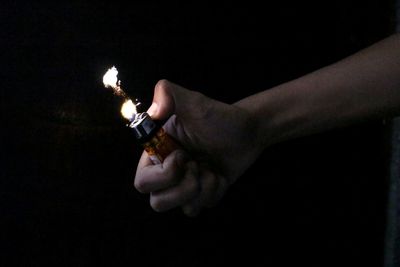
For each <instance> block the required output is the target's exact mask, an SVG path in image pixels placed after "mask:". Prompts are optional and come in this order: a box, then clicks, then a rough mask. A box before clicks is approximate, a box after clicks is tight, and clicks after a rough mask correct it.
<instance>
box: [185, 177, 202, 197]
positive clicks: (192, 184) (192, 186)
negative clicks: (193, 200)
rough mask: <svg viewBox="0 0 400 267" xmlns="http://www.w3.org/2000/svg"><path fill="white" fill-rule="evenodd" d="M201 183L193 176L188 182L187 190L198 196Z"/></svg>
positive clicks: (190, 193)
mask: <svg viewBox="0 0 400 267" xmlns="http://www.w3.org/2000/svg"><path fill="white" fill-rule="evenodd" d="M200 189H201V188H200V183H199V182H198V181H197V179H196V178H192V179H190V181H189V183H188V188H187V192H188V194H189V195H191V196H196V195H198V194H200Z"/></svg>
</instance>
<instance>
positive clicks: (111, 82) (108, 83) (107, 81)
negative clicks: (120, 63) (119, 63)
mask: <svg viewBox="0 0 400 267" xmlns="http://www.w3.org/2000/svg"><path fill="white" fill-rule="evenodd" d="M103 83H104V86H105V87H106V88H109V87H111V88H112V89H113V90H114V94H116V95H118V96H122V97H123V98H126V97H127V96H126V93H125V92H124V90H122V88H121V81H120V80H118V70H117V68H116V67H114V66H113V67H112V68H111V69H108V71H107V72H106V74H104V76H103Z"/></svg>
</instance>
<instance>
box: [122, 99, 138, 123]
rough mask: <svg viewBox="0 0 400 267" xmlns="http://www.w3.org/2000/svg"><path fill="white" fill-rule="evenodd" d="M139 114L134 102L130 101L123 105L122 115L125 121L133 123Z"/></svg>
mask: <svg viewBox="0 0 400 267" xmlns="http://www.w3.org/2000/svg"><path fill="white" fill-rule="evenodd" d="M136 113H137V110H136V105H135V104H134V103H133V101H132V100H130V99H128V100H126V101H125V102H124V104H122V107H121V114H122V116H124V118H125V119H127V120H129V121H132V120H133V119H134V117H135V115H136Z"/></svg>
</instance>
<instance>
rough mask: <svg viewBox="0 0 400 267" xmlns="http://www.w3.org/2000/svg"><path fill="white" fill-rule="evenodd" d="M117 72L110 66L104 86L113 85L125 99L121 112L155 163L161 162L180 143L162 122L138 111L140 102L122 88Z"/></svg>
mask: <svg viewBox="0 0 400 267" xmlns="http://www.w3.org/2000/svg"><path fill="white" fill-rule="evenodd" d="M117 74H118V70H117V69H116V68H115V67H112V68H110V69H109V70H108V71H107V72H106V74H105V75H104V76H103V83H104V86H105V87H106V88H110V87H111V88H112V89H113V91H114V94H115V95H117V96H119V97H121V98H123V99H124V100H125V102H124V103H123V105H122V107H121V114H122V116H123V117H124V118H126V119H127V120H128V121H129V123H128V124H127V126H129V127H130V128H132V129H133V131H134V133H135V136H136V139H137V140H138V141H139V142H140V143H141V144H142V145H143V147H144V150H145V151H146V152H147V154H148V155H149V157H150V160H151V161H152V162H153V164H160V163H162V162H163V161H164V159H165V158H166V157H167V156H168V155H169V154H170V153H171V152H172V151H174V150H175V149H177V148H178V145H177V143H176V142H175V141H174V140H173V139H172V137H171V136H169V135H168V134H167V133H166V132H165V130H164V129H163V128H162V125H161V122H158V121H155V120H153V119H152V118H151V117H150V115H149V114H148V113H146V112H142V113H138V112H137V109H136V107H137V106H138V105H140V103H139V102H137V101H135V102H133V101H132V100H131V99H129V98H128V96H127V94H126V93H125V92H124V90H122V88H121V81H120V80H118V77H117Z"/></svg>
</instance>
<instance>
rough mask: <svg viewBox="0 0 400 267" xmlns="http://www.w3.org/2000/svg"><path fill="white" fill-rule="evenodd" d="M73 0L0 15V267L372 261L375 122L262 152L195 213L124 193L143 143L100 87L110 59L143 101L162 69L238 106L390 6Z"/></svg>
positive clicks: (325, 58) (301, 70) (378, 246)
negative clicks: (162, 209) (217, 198)
mask: <svg viewBox="0 0 400 267" xmlns="http://www.w3.org/2000/svg"><path fill="white" fill-rule="evenodd" d="M81 2H82V3H80V4H76V3H75V4H73V3H69V4H61V3H59V2H56V1H54V2H51V3H47V4H43V2H42V3H41V4H36V3H24V2H20V1H14V2H12V3H7V4H4V5H3V7H2V9H1V10H0V20H1V21H0V22H1V29H2V30H1V31H0V42H1V44H0V48H1V50H0V56H1V58H2V66H1V67H0V70H1V72H0V75H1V77H0V78H1V119H2V127H1V129H2V130H1V162H2V168H1V172H0V173H1V176H2V179H1V180H0V212H1V214H0V216H1V221H0V223H1V237H2V241H4V242H1V248H0V253H1V254H2V255H1V257H0V262H1V263H2V266H13V265H21V266H22V265H23V266H36V265H43V264H49V265H53V266H97V265H100V266H101V265H105V266H125V265H138V266H155V265H162V266H209V265H213V264H219V265H221V266H225V265H227V266H228V265H231V264H236V263H239V264H241V265H244V266H266V265H268V264H270V265H271V266H287V265H288V264H306V265H308V266H327V265H330V264H332V265H338V264H340V266H342V265H347V264H349V265H350V264H351V265H353V266H361V265H364V264H370V265H371V266H372V265H374V266H380V265H381V263H382V258H383V242H384V240H383V234H384V230H385V229H384V223H385V205H386V203H385V201H386V178H385V177H386V174H387V173H386V167H387V166H386V159H387V151H386V150H385V144H386V142H387V141H386V140H387V136H386V135H385V126H384V125H383V124H382V122H381V121H372V122H368V123H360V124H358V125H354V126H352V127H348V128H345V129H337V130H334V131H330V132H328V133H323V134H319V135H314V136H310V137H305V138H302V139H299V140H293V141H289V142H286V143H284V144H279V145H275V146H273V147H271V148H269V149H267V150H266V151H265V153H264V154H263V155H262V157H260V159H259V160H258V161H257V162H256V163H255V164H254V165H253V166H252V167H251V168H250V169H249V170H248V171H247V172H246V174H245V175H244V176H243V177H242V178H241V179H239V180H238V181H237V183H235V184H234V185H233V186H232V187H231V189H230V191H229V192H228V193H227V195H226V197H225V198H224V199H223V200H222V202H221V203H220V204H219V205H218V206H217V207H216V208H213V209H210V210H206V211H204V212H203V213H202V214H201V215H200V216H199V217H198V218H196V219H190V218H186V217H185V216H183V215H182V214H181V212H180V211H179V210H172V211H170V212H167V213H162V214H159V213H155V212H153V211H152V210H151V208H150V207H149V205H148V196H146V195H141V194H139V193H138V192H136V190H135V189H134V188H133V185H132V184H133V177H134V172H135V168H136V163H137V160H138V157H139V155H140V153H141V148H140V147H139V146H138V145H137V144H135V141H134V140H133V136H132V135H131V133H130V132H129V131H128V130H127V128H126V127H125V126H124V122H123V121H122V119H121V118H120V115H119V105H120V102H119V100H118V99H116V98H115V97H114V96H113V95H112V94H111V92H110V91H107V90H106V89H104V88H103V86H102V81H101V80H102V75H103V74H104V72H105V70H106V69H107V68H109V67H111V66H113V65H115V66H116V67H117V68H118V69H119V71H120V74H119V78H120V79H121V80H122V83H123V86H124V88H125V90H126V91H127V93H128V94H130V95H131V96H132V97H138V98H140V99H141V101H142V102H143V106H144V107H145V108H146V107H148V105H149V104H150V103H151V98H152V93H153V88H154V85H155V83H156V82H157V81H158V80H159V79H162V78H166V79H169V80H171V81H173V82H175V83H178V84H180V85H183V86H185V87H187V88H190V89H193V90H197V91H200V92H202V93H204V94H206V95H208V96H210V97H213V98H216V99H218V100H220V101H224V102H228V103H233V102H235V101H238V100H240V99H241V98H243V97H246V96H248V95H251V94H254V93H256V92H259V91H262V90H265V89H268V88H270V87H272V86H274V85H277V84H280V83H282V82H285V81H288V80H291V79H293V78H296V77H299V76H301V75H303V74H306V73H308V72H310V71H313V70H316V69H318V68H320V67H323V66H325V65H327V64H330V63H333V62H335V61H337V60H339V59H341V58H343V57H345V56H347V55H350V54H351V53H353V52H355V51H357V50H359V49H361V48H364V47H366V46H368V45H370V44H372V43H373V42H375V41H377V40H379V39H381V38H383V37H385V36H387V35H389V34H390V33H391V32H392V30H393V27H392V26H393V22H394V20H393V17H394V16H393V8H392V3H391V1H361V0H360V1H331V2H330V3H327V2H325V1H320V2H321V3H319V4H315V3H313V4H311V3H304V2H303V1H298V2H297V3H296V4H292V3H289V2H282V3H281V4H274V5H272V4H271V3H270V2H266V3H259V4H257V5H256V4H253V3H250V2H238V3H237V4H232V3H230V2H219V3H218V4H216V3H206V2H197V3H191V4H189V3H187V2H178V1H173V2H170V1H168V3H163V4H159V3H155V2H152V1H138V2H134V3H130V4H127V3H125V4H121V3H107V4H105V3H103V2H101V3H100V2H96V3H83V1H81ZM166 2H167V1H166ZM265 120H268V118H265ZM227 156H229V155H227Z"/></svg>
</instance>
